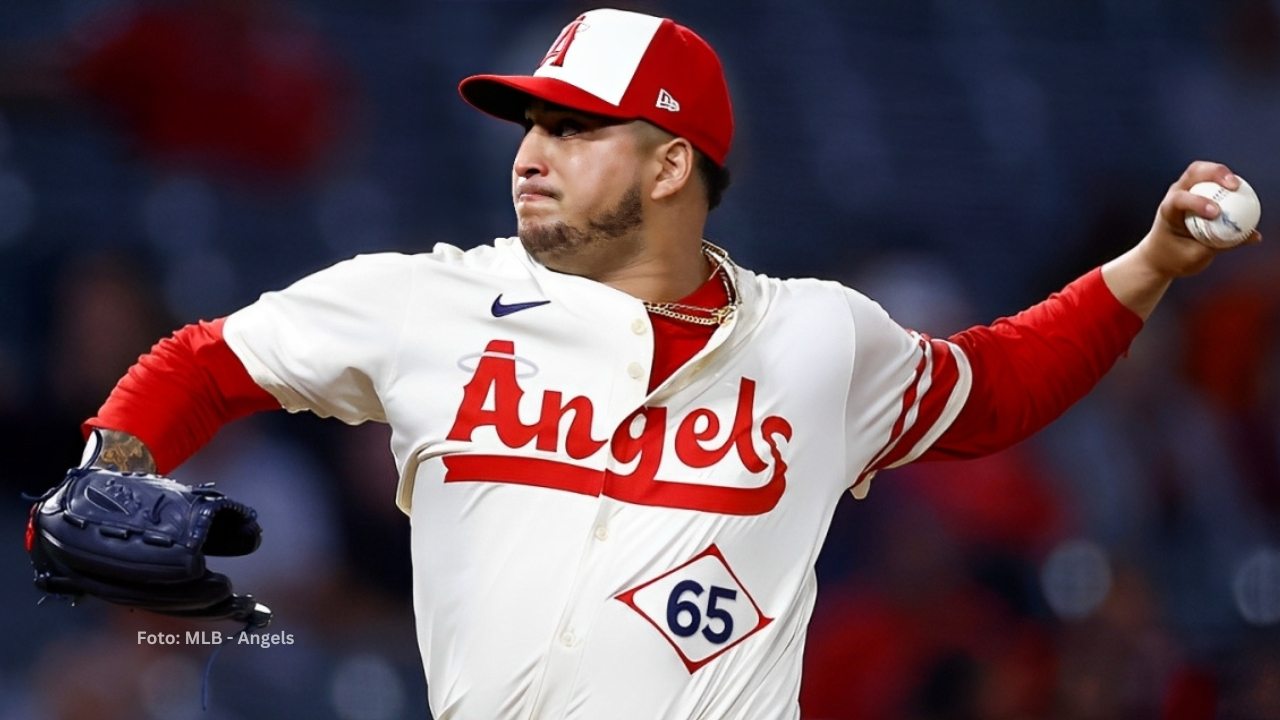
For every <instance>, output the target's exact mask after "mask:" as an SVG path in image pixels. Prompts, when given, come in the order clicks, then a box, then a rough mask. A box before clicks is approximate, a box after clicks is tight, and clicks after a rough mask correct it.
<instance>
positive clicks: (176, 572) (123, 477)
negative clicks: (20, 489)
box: [26, 467, 271, 627]
mask: <svg viewBox="0 0 1280 720" xmlns="http://www.w3.org/2000/svg"><path fill="white" fill-rule="evenodd" d="M36 500H37V502H36V504H35V505H34V506H33V507H32V508H31V515H30V518H29V520H28V522H27V538H26V546H27V552H28V553H29V554H30V555H31V563H32V565H34V566H35V573H36V575H35V584H36V587H37V588H39V589H41V590H43V591H45V592H47V593H52V594H55V595H62V596H70V597H71V598H73V599H77V598H80V597H82V596H84V595H91V596H93V597H97V598H101V599H103V600H107V601H109V602H113V603H117V604H120V605H127V606H130V607H136V608H141V609H144V610H151V611H153V612H158V613H164V614H167V615H179V616H184V617H197V618H209V619H231V620H238V621H239V622H243V623H246V624H247V625H249V626H252V627H265V626H266V625H267V623H269V622H270V621H271V610H270V609H268V608H267V607H266V606H265V605H261V604H259V603H256V602H254V600H253V596H252V595H236V594H234V593H233V592H232V591H231V581H230V580H229V579H228V578H227V576H226V575H222V574H219V573H215V572H211V571H210V570H209V569H208V568H206V567H205V556H206V555H223V556H228V555H247V554H249V553H251V552H253V551H254V550H256V549H257V548H258V544H259V543H260V542H261V539H262V529H261V528H260V527H259V526H258V521H257V513H256V512H255V511H254V510H253V509H252V508H250V507H248V506H246V505H244V504H243V503H239V502H236V501H234V500H232V499H230V498H228V497H226V496H225V495H223V494H222V493H220V492H218V491H217V490H214V489H213V488H212V487H210V486H207V485H202V486H199V487H191V486H189V485H183V484H182V483H179V482H175V481H174V480H171V479H169V478H167V477H162V476H159V475H151V474H147V473H129V472H116V471H113V470H104V469H101V468H96V467H80V468H74V469H72V470H69V471H67V476H66V478H65V479H63V481H62V482H61V483H60V484H59V485H57V486H55V487H53V488H50V489H49V491H48V492H46V493H45V494H44V495H43V496H41V497H39V498H37V499H36Z"/></svg>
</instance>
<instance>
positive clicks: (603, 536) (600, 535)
mask: <svg viewBox="0 0 1280 720" xmlns="http://www.w3.org/2000/svg"><path fill="white" fill-rule="evenodd" d="M596 539H597V540H608V539H609V528H607V527H605V526H604V525H597V526H596Z"/></svg>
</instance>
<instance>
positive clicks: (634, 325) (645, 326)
mask: <svg viewBox="0 0 1280 720" xmlns="http://www.w3.org/2000/svg"><path fill="white" fill-rule="evenodd" d="M631 332H633V333H635V334H637V335H643V334H645V333H647V332H649V323H647V322H645V321H644V320H642V319H641V318H636V319H635V320H632V321H631Z"/></svg>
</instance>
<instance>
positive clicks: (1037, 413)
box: [920, 268, 1142, 460]
mask: <svg viewBox="0 0 1280 720" xmlns="http://www.w3.org/2000/svg"><path fill="white" fill-rule="evenodd" d="M1141 329H1142V319H1141V318H1140V317H1138V315H1137V314H1135V313H1134V312H1133V311H1132V310H1130V309H1128V308H1127V307H1125V306H1124V305H1123V304H1122V303H1121V302H1120V301H1119V300H1118V299H1116V297H1115V295H1114V294H1112V292H1111V290H1110V288H1108V287H1107V286H1106V283H1105V282H1104V281H1103V278H1102V269H1101V268H1097V269H1095V270H1093V271H1092V272H1089V273H1088V274H1086V275H1084V276H1083V277H1081V278H1080V279H1078V280H1076V281H1074V282H1072V283H1071V284H1070V285H1067V286H1066V287H1065V288H1064V289H1063V290H1062V291H1061V292H1058V293H1055V294H1054V295H1052V296H1050V297H1049V298H1048V299H1047V300H1045V301H1043V302H1041V303H1039V304H1037V305H1034V306H1032V307H1030V308H1028V309H1027V310H1024V311H1022V312H1020V313H1018V314H1017V315H1014V316H1013V317H1008V318H1001V319H1000V320H997V321H996V322H994V323H993V324H991V325H990V326H979V327H973V328H970V329H968V330H965V331H963V332H959V333H956V334H955V335H952V336H951V337H950V338H948V339H949V340H950V342H952V343H954V344H955V345H956V346H957V347H959V348H960V349H961V350H962V351H963V352H964V354H965V356H966V357H967V358H968V360H969V364H970V367H971V368H972V373H973V385H972V388H971V389H970V392H969V397H968V399H967V401H966V402H965V404H964V407H963V408H962V409H961V411H960V414H959V415H958V416H957V417H956V419H955V422H953V423H952V424H951V426H950V427H948V428H947V430H946V431H945V432H944V433H943V434H942V435H941V436H940V437H939V438H938V441H937V442H936V443H934V444H933V446H932V447H930V449H929V450H928V451H927V452H925V453H924V454H923V455H922V456H921V458H920V459H922V460H946V459H962V458H971V457H977V456H980V455H985V454H988V453H992V452H996V451H997V450H1001V449H1003V448H1006V447H1008V446H1010V445H1013V444H1014V443H1016V442H1018V441H1020V440H1022V439H1024V438H1026V437H1027V436H1029V435H1031V434H1032V433H1035V432H1036V431H1037V430H1039V429H1041V428H1043V427H1044V426H1045V425H1048V424H1049V423H1050V422H1052V421H1053V420H1054V419H1055V418H1057V417H1058V416H1059V415H1061V414H1062V413H1063V412H1065V411H1066V410H1067V408H1069V407H1070V406H1071V405H1072V404H1073V403H1075V402H1076V401H1077V400H1079V399H1080V398H1082V397H1084V396H1085V394H1087V393H1088V392H1089V391H1090V390H1091V389H1092V388H1093V386H1094V385H1096V384H1097V382H1098V381H1099V380H1101V379H1102V376H1103V375H1105V374H1106V373H1107V371H1108V370H1110V369H1111V367H1112V366H1113V365H1114V364H1115V362H1116V360H1118V359H1119V358H1120V356H1121V355H1122V354H1123V353H1124V352H1126V351H1127V350H1128V348H1129V344H1130V343H1131V342H1132V341H1133V338H1134V337H1135V336H1136V335H1137V334H1138V331H1139V330H1141Z"/></svg>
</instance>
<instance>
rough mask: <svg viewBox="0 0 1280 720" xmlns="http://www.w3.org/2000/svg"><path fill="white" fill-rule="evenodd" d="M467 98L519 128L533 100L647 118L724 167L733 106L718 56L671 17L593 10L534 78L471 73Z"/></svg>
mask: <svg viewBox="0 0 1280 720" xmlns="http://www.w3.org/2000/svg"><path fill="white" fill-rule="evenodd" d="M458 92H460V93H461V94H462V97H463V99H464V100H466V101H467V102H468V103H470V104H471V105H473V106H475V107H476V108H478V109H480V110H482V111H484V112H486V113H489V114H490V115H493V116H495V117H499V118H502V119H503V120H510V121H512V122H516V123H521V124H523V123H524V121H525V116H524V113H525V110H526V109H527V108H528V105H529V101H530V100H531V99H534V98H536V99H539V100H544V101H546V102H549V103H553V104H555V105H560V106H563V107H567V108H570V109H573V110H579V111H581V112H586V113H591V114H594V115H602V116H605V117H610V118H617V119H620V120H647V121H649V122H651V123H653V124H654V125H657V126H658V127H660V128H662V129H664V130H666V131H667V132H670V133H672V134H674V135H677V136H680V137H683V138H686V139H687V140H688V141H689V142H690V143H692V144H693V146H694V147H695V148H697V149H698V150H700V151H701V152H703V153H704V154H706V155H707V157H709V158H711V160H713V161H714V162H715V163H716V164H717V165H724V161H725V157H726V156H727V155H728V154H729V146H730V143H731V142H732V140H733V108H732V106H731V105H730V102H729V87H728V85H727V84H726V83H725V79H724V69H723V68H722V67H721V65H720V58H719V57H717V56H716V53H715V51H714V50H712V49H711V46H710V45H708V44H707V42H706V41H705V40H703V39H702V38H701V37H699V36H698V35H697V34H696V33H694V32H693V31H692V30H690V29H689V28H687V27H685V26H683V25H679V24H677V23H676V22H674V21H673V20H670V19H668V18H658V17H654V16H652V15H644V14H641V13H635V12H627V11H623V10H609V9H604V10H592V11H590V12H587V13H584V14H583V15H582V16H580V17H579V18H578V19H577V20H574V21H573V22H571V23H569V25H568V26H566V27H565V29H564V30H562V31H561V32H560V35H559V37H557V38H556V40H555V42H554V43H552V45H551V49H550V50H548V51H547V54H546V56H545V57H544V58H542V62H541V63H539V64H538V69H537V70H535V71H534V73H533V75H472V76H471V77H469V78H466V79H465V80H463V81H462V82H461V84H459V85H458Z"/></svg>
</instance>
